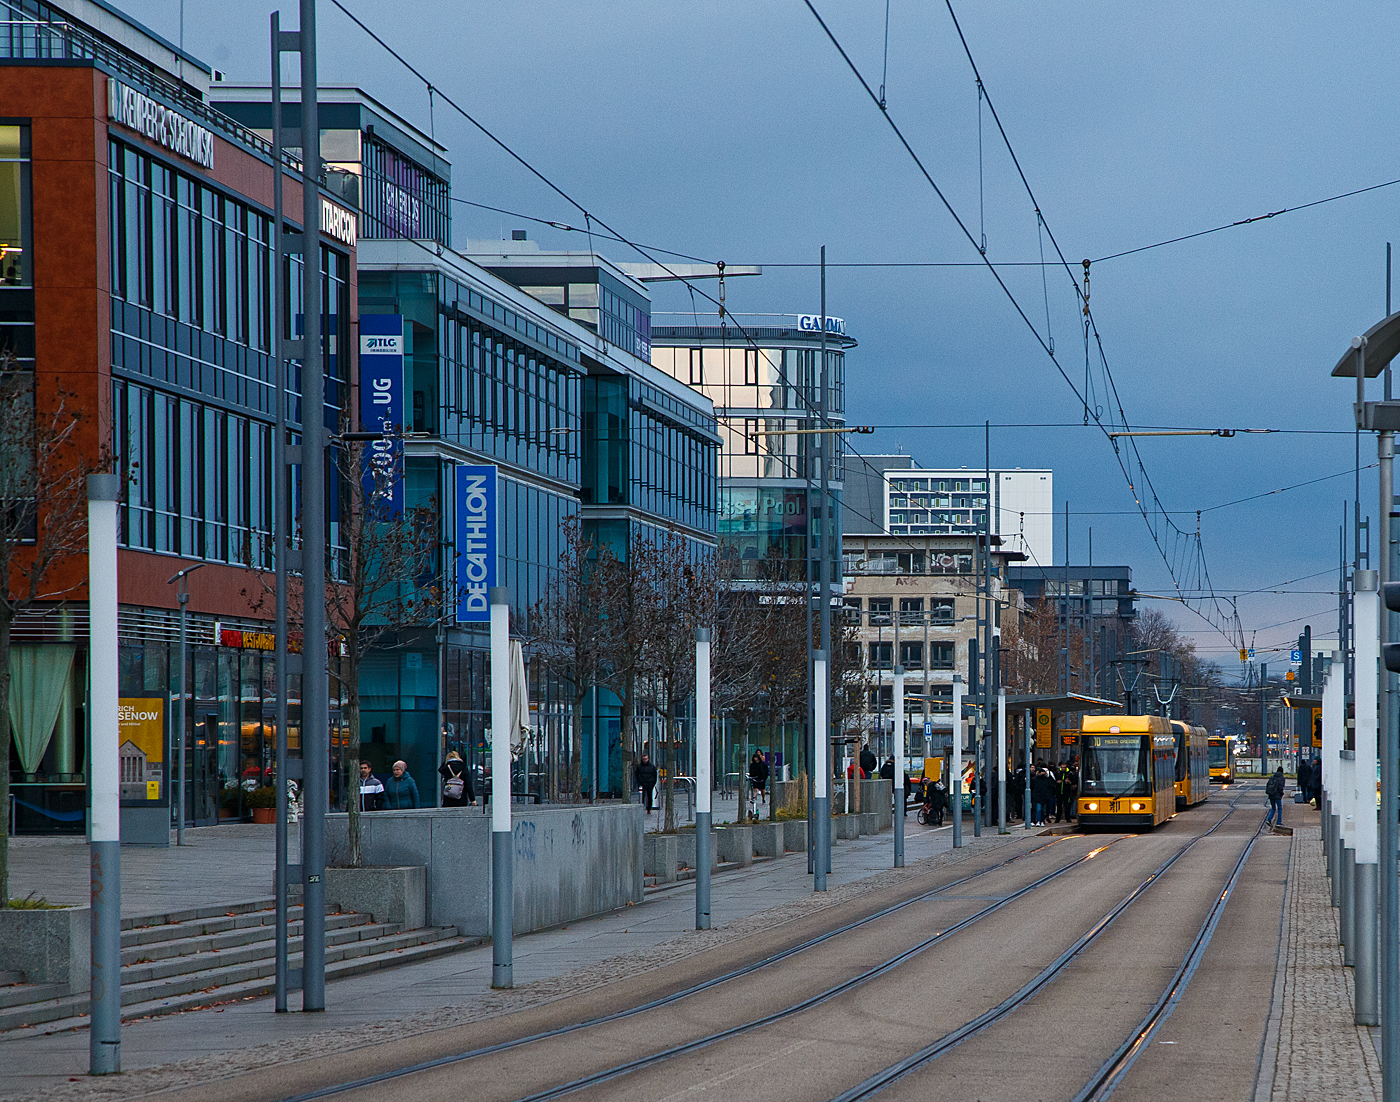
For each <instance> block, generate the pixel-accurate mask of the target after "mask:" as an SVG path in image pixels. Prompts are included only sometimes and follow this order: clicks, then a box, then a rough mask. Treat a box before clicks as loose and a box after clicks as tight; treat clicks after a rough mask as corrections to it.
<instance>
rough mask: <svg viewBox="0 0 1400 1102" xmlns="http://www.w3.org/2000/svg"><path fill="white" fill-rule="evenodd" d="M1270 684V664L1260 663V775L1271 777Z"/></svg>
mask: <svg viewBox="0 0 1400 1102" xmlns="http://www.w3.org/2000/svg"><path fill="white" fill-rule="evenodd" d="M1268 683H1269V664H1268V663H1267V662H1260V663H1259V775H1260V776H1261V777H1266V778H1267V777H1268V775H1269V702H1268V697H1267V695H1266V693H1267V689H1266V686H1267V685H1268Z"/></svg>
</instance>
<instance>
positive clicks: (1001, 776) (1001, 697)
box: [997, 688, 1006, 834]
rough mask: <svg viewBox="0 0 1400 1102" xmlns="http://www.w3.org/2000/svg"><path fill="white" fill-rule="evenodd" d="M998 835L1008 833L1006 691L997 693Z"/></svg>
mask: <svg viewBox="0 0 1400 1102" xmlns="http://www.w3.org/2000/svg"><path fill="white" fill-rule="evenodd" d="M997 833H998V834H1005V833H1006V690H1005V689H1001V688H999V689H998V691H997Z"/></svg>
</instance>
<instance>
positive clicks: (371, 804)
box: [360, 760, 384, 811]
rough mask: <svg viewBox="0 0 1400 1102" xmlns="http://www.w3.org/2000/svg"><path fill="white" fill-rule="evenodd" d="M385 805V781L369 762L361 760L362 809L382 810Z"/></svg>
mask: <svg viewBox="0 0 1400 1102" xmlns="http://www.w3.org/2000/svg"><path fill="white" fill-rule="evenodd" d="M383 807H384V782H383V781H381V780H380V779H379V778H378V777H376V776H375V775H374V773H373V771H372V770H371V769H370V766H369V762H367V761H363V760H362V761H361V762H360V810H361V811H380V810H382V809H383Z"/></svg>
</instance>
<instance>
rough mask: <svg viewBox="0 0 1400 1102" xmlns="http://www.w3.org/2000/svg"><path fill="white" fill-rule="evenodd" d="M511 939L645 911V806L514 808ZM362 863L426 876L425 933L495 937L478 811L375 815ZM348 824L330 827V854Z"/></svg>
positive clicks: (486, 822)
mask: <svg viewBox="0 0 1400 1102" xmlns="http://www.w3.org/2000/svg"><path fill="white" fill-rule="evenodd" d="M511 810H512V814H511V826H512V840H513V844H514V855H513V856H514V862H513V873H512V883H513V887H514V895H515V901H514V908H513V910H514V922H513V926H514V932H515V933H517V934H524V933H529V932H530V931H531V930H542V929H546V928H548V927H550V926H558V925H561V924H563V923H566V922H573V921H574V920H576V919H580V918H586V917H587V916H589V915H595V914H603V913H606V912H608V911H614V910H617V909H618V908H619V907H625V906H626V905H627V904H628V903H640V902H641V901H642V827H643V816H644V811H643V808H642V805H640V804H600V805H596V806H590V807H557V806H556V807H550V806H545V807H535V806H533V805H517V806H516V807H514V808H512V809H511ZM360 823H361V840H362V846H363V851H364V857H365V860H366V861H368V862H370V863H372V864H374V865H382V866H390V865H422V866H426V868H427V895H428V902H427V923H428V925H430V926H449V925H451V926H456V927H457V929H458V931H459V932H460V933H461V934H463V935H464V936H466V937H484V936H487V935H489V934H490V933H491V818H490V816H488V815H485V814H483V813H482V812H481V810H480V809H478V808H462V807H442V808H431V807H429V808H417V809H414V810H411V811H374V812H370V813H368V814H366V815H364V816H363V817H362V818H361V819H360ZM346 828H347V822H346V816H345V815H344V814H343V813H336V814H334V815H329V816H327V818H326V850H327V854H328V856H330V857H331V859H332V863H333V864H334V863H335V858H336V857H337V855H341V854H343V853H344V852H345V851H346V848H347V845H346Z"/></svg>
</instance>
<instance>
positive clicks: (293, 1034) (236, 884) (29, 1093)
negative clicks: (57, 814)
mask: <svg viewBox="0 0 1400 1102" xmlns="http://www.w3.org/2000/svg"><path fill="white" fill-rule="evenodd" d="M716 818H717V819H718V818H720V816H719V815H718V814H717V815H716ZM259 831H262V832H264V833H263V834H259V833H258V832H259ZM271 831H272V828H271V827H210V828H207V830H206V831H187V832H186V837H187V839H192V840H193V842H194V844H193V845H192V846H190V847H188V848H187V850H176V849H175V848H174V847H172V848H171V849H169V850H163V849H135V848H134V847H128V848H126V849H124V850H123V853H122V859H123V866H124V867H123V886H124V888H125V887H126V884H127V882H128V881H129V880H135V881H136V883H135V884H134V885H133V888H134V891H135V893H136V894H137V895H138V898H140V899H142V900H144V903H143V906H144V907H145V909H148V910H149V909H154V910H157V911H160V910H170V909H173V908H174V907H177V906H184V905H190V904H192V903H194V902H197V901H200V902H220V901H225V900H228V901H232V900H234V899H244V898H255V897H258V896H266V895H267V894H268V892H267V889H266V885H267V884H268V883H269V882H270V880H271V874H270V861H271V852H272V839H271ZM906 831H907V837H906V856H907V859H908V861H909V862H910V863H911V864H912V863H913V862H916V861H918V860H920V859H922V858H927V857H933V856H936V855H938V854H940V853H946V852H948V851H949V850H950V849H951V845H952V834H951V828H950V827H947V826H945V827H942V828H924V827H921V826H919V825H918V824H917V823H916V822H915V818H914V815H913V813H912V812H911V813H910V814H909V816H908V818H907V827H906ZM1012 835H1013V836H1016V837H1023V836H1024V835H1025V831H1024V830H1023V829H1022V828H1019V827H1017V828H1013V829H1012ZM972 837H973V835H972V828H971V822H970V819H969V820H968V821H967V823H966V830H965V839H966V840H967V841H968V842H969V843H971V842H972ZM996 838H997V836H996V832H995V829H994V828H993V829H992V830H991V831H988V832H985V834H984V844H986V843H988V842H994V841H995V840H996ZM86 853H87V849H86V846H84V845H82V844H81V843H79V842H72V843H68V844H67V845H62V844H58V843H54V842H50V843H47V844H35V845H29V844H25V843H23V842H22V843H20V844H19V845H17V846H16V848H15V851H14V854H13V856H12V871H11V876H12V877H16V876H17V879H16V881H15V882H16V886H17V887H20V888H23V886H24V885H33V886H41V885H42V886H44V888H45V893H46V894H48V895H49V897H50V898H51V899H55V900H59V899H64V900H65V901H66V897H65V896H64V894H63V893H66V892H71V891H72V890H74V888H75V887H76V886H78V885H79V884H81V887H82V891H81V893H80V895H79V901H80V898H81V896H84V895H85V894H86V872H87V865H86V860H87V858H86ZM892 858H893V835H892V834H891V832H889V831H885V832H884V833H882V834H880V835H877V836H873V837H865V838H861V839H858V840H854V841H843V842H840V843H839V844H837V845H835V846H834V847H833V852H832V872H831V875H830V877H829V878H828V883H829V885H830V887H831V888H832V889H833V890H835V889H839V888H841V887H842V886H843V885H850V884H853V883H855V882H857V881H861V880H863V879H866V878H868V877H871V876H873V875H876V874H878V873H881V872H883V871H886V870H889V869H890V868H891V866H892V864H893V860H892ZM133 867H134V868H136V869H139V870H140V871H139V873H138V874H136V875H133V874H132V871H131V870H132V868H133ZM23 890H29V889H28V888H23ZM811 896H812V887H811V878H810V877H809V876H808V875H807V862H806V857H805V855H804V854H800V853H799V854H788V855H786V856H784V857H781V858H777V859H774V860H770V861H762V862H756V863H755V864H754V865H752V866H750V867H748V868H745V869H736V870H733V871H728V872H724V873H720V874H718V875H716V876H715V878H714V883H713V896H712V901H711V913H712V915H713V921H714V924H715V926H716V928H721V927H723V926H725V925H727V924H732V923H734V922H736V920H740V919H744V918H747V917H749V916H752V915H755V914H757V913H758V912H761V911H766V910H768V909H770V908H774V907H778V906H780V905H782V904H785V903H793V902H796V901H802V900H809V899H810V898H811ZM126 903H127V898H126V893H125V891H124V897H123V904H124V906H123V910H124V911H125V910H126V909H127V907H126ZM694 922H695V890H694V884H693V883H692V882H683V883H680V884H677V885H672V886H667V887H665V888H661V889H655V890H652V891H649V892H648V893H647V895H646V898H645V900H644V901H643V902H642V903H641V904H639V905H636V906H630V907H626V908H623V909H621V910H619V911H616V912H613V913H611V914H607V915H601V916H598V917H594V918H590V919H585V920H581V921H578V922H574V923H570V924H569V925H567V926H562V927H559V928H557V929H552V930H545V931H540V932H537V933H534V934H530V935H525V936H518V937H517V938H516V939H515V943H514V966H515V969H514V971H515V983H516V985H517V987H519V986H523V985H526V984H530V983H532V982H535V981H540V980H562V978H563V977H566V976H568V975H569V974H570V973H576V972H578V971H579V970H580V969H585V968H588V967H589V966H596V965H599V964H601V963H602V962H606V961H611V960H614V959H615V958H617V957H619V956H622V955H623V954H633V953H638V952H643V953H644V952H645V951H646V950H650V949H654V948H656V947H658V946H661V945H664V944H666V943H668V942H671V941H673V940H675V939H676V938H679V937H681V936H682V935H685V934H687V933H688V932H690V931H692V930H693V929H694ZM645 966H646V965H641V964H639V965H637V967H645ZM490 981H491V947H490V945H489V944H484V945H481V946H477V947H474V948H470V949H466V950H463V951H462V952H458V953H453V954H450V955H448V956H444V957H439V958H436V959H434V960H431V961H425V962H423V963H420V964H413V965H407V966H404V967H402V968H395V969H387V970H383V971H379V972H373V973H369V974H366V975H362V976H356V977H353V978H348V979H344V980H339V981H336V982H335V983H333V984H331V985H329V986H328V988H327V998H326V1002H327V1009H326V1011H325V1012H323V1013H318V1014H314V1015H303V1014H300V1013H291V1014H287V1015H283V1016H278V1017H276V1018H274V1014H273V1006H272V1000H271V999H270V998H258V999H249V1000H244V1001H238V1002H233V1003H230V1004H228V1005H225V1006H215V1007H213V1008H210V1009H206V1010H198V1011H188V1012H184V1013H180V1014H173V1015H169V1016H164V1017H155V1018H149V1019H144V1020H141V1021H137V1022H132V1023H127V1024H125V1025H124V1026H123V1029H122V1064H123V1069H124V1070H127V1071H134V1070H137V1069H141V1068H153V1067H158V1066H161V1065H166V1064H171V1063H173V1062H176V1061H187V1060H191V1059H195V1058H199V1057H202V1056H210V1055H213V1054H217V1053H230V1052H236V1051H239V1050H246V1049H249V1048H251V1047H254V1046H257V1045H260V1044H264V1043H266V1042H268V1041H269V1040H270V1039H272V1038H276V1039H277V1040H279V1041H284V1042H295V1041H296V1039H298V1038H302V1039H304V1040H305V1041H306V1043H308V1044H314V1035H316V1034H320V1033H324V1032H325V1031H327V1030H336V1031H340V1030H345V1029H349V1030H355V1029H362V1028H376V1027H378V1026H379V1025H380V1023H383V1022H386V1021H389V1020H396V1019H404V1018H422V1019H423V1021H424V1028H431V1027H432V1023H433V1022H434V1021H435V1020H436V1017H435V1016H437V1015H441V1014H443V1013H444V1012H446V1011H449V1010H450V1011H451V1012H452V1013H453V1014H454V1015H458V1016H460V1015H461V1014H462V1013H463V1012H464V1011H466V1012H470V1011H471V1009H472V1008H473V1007H474V1006H475V1005H477V1004H481V1005H482V1014H481V1016H483V1017H484V1016H486V1014H487V1013H488V1012H495V1013H499V1012H500V1009H499V1005H498V1004H499V999H500V993H492V992H491V990H490ZM211 997H214V998H217V995H213V996H211ZM290 1002H291V1008H292V1009H293V1010H297V1009H299V998H298V996H296V995H293V996H292V998H291V1000H290ZM493 1005H495V1006H496V1007H497V1009H496V1010H494V1011H491V1010H490V1009H489V1008H490V1007H491V1006H493ZM70 1025H71V1023H70ZM45 1028H46V1027H36V1028H35V1029H32V1030H25V1031H13V1032H11V1033H7V1034H4V1035H0V1098H11V1097H14V1098H25V1097H34V1096H36V1095H37V1094H38V1093H40V1092H41V1091H46V1090H48V1089H50V1087H52V1086H56V1085H58V1084H64V1083H66V1082H67V1080H68V1079H69V1077H74V1076H83V1075H84V1074H85V1072H86V1068H87V1045H88V1038H87V1032H86V1030H85V1029H81V1028H79V1029H73V1028H69V1029H65V1030H58V1031H53V1032H45ZM47 1028H48V1029H50V1030H52V1029H53V1026H49V1027H47Z"/></svg>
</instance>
